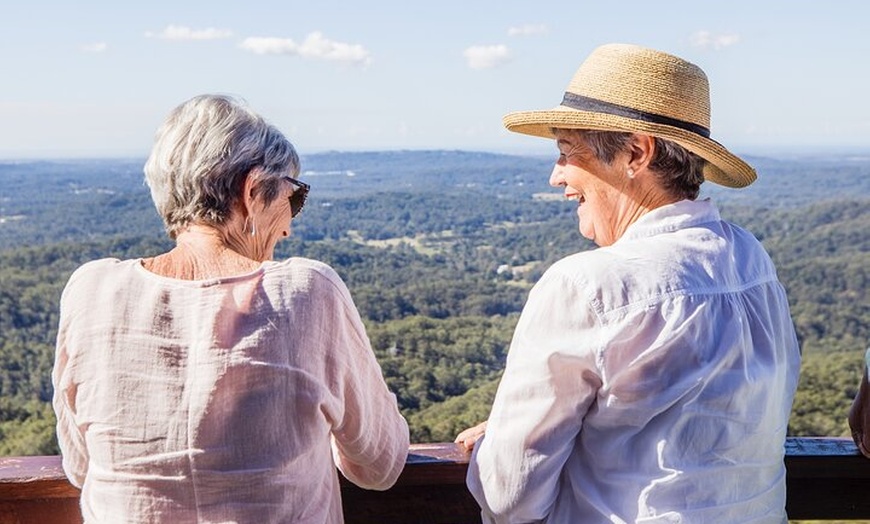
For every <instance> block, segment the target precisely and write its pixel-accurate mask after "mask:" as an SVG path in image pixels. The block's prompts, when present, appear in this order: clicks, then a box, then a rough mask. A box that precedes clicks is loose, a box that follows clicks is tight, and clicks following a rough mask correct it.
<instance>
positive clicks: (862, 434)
mask: <svg viewBox="0 0 870 524" xmlns="http://www.w3.org/2000/svg"><path fill="white" fill-rule="evenodd" d="M867 354H868V355H870V350H868V351H867ZM849 427H850V428H851V429H852V440H854V441H855V445H856V446H858V449H859V450H860V451H861V454H862V455H864V456H865V457H867V458H870V383H868V379H867V367H866V366H865V368H864V376H863V378H861V386H859V388H858V394H857V395H855V400H854V401H853V402H852V409H851V410H849Z"/></svg>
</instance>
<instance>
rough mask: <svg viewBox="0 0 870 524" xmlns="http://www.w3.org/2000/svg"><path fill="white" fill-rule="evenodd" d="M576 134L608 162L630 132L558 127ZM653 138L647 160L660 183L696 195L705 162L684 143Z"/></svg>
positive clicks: (680, 194) (687, 196) (682, 195)
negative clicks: (653, 142)
mask: <svg viewBox="0 0 870 524" xmlns="http://www.w3.org/2000/svg"><path fill="white" fill-rule="evenodd" d="M560 131H563V132H573V133H576V135H577V136H578V137H580V139H581V140H582V141H583V142H584V143H585V144H586V145H587V146H588V147H589V148H590V149H591V150H592V152H593V153H594V154H595V157H596V158H598V160H600V161H601V162H604V163H606V164H608V165H609V164H610V163H611V162H613V159H614V158H616V155H617V153H619V152H620V151H624V150H625V149H626V147H627V146H628V144H629V140H630V139H631V135H632V133H626V132H622V131H591V130H586V129H561V130H560ZM653 138H654V139H655V146H656V148H655V154H654V155H653V159H652V160H651V161H650V163H649V167H650V169H651V170H652V171H653V172H654V173H655V174H656V176H657V178H658V180H659V183H660V184H661V186H662V187H663V188H664V189H665V191H667V192H668V193H669V194H671V195H673V196H675V197H678V198H681V199H688V200H695V199H696V198H698V193H699V192H700V190H701V184H702V183H703V182H704V164H705V163H706V162H707V161H706V160H704V159H703V158H701V157H700V156H698V155H696V154H695V153H692V152H691V151H689V150H688V149H686V148H684V147H683V146H681V145H679V144H677V143H676V142H672V141H670V140H667V139H664V138H659V137H653Z"/></svg>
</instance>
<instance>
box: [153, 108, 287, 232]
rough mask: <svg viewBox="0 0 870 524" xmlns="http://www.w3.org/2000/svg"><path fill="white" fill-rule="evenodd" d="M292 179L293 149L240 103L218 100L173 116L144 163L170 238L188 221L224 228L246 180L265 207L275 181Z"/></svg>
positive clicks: (277, 183) (272, 195)
mask: <svg viewBox="0 0 870 524" xmlns="http://www.w3.org/2000/svg"><path fill="white" fill-rule="evenodd" d="M298 174H299V156H298V155H297V154H296V150H295V149H294V148H293V144H291V143H290V141H289V140H287V138H285V137H284V135H283V134H282V133H281V132H280V131H279V130H278V129H277V128H276V127H275V126H273V125H271V124H269V123H268V122H266V121H265V120H264V119H263V118H262V117H261V116H260V115H258V114H256V113H255V112H254V111H252V110H251V109H249V108H248V107H247V106H246V105H245V104H244V103H243V102H241V101H239V100H236V99H234V98H232V97H229V96H223V95H200V96H197V97H194V98H191V99H190V100H188V101H187V102H184V103H183V104H181V105H179V106H178V107H176V108H175V109H173V110H172V112H171V113H169V116H167V117H166V120H165V121H164V122H163V125H162V126H161V127H160V128H159V129H158V130H157V134H156V136H155V139H154V147H153V149H152V150H151V155H150V156H149V157H148V161H147V162H146V163H145V180H146V182H147V184H148V187H149V188H150V189H151V198H152V199H153V200H154V205H155V206H156V207H157V212H158V213H159V214H160V216H161V217H162V218H163V223H164V225H165V227H166V232H167V233H169V236H170V237H171V238H175V237H176V235H177V234H178V232H179V231H181V230H182V229H184V228H185V227H186V226H187V225H189V224H191V223H194V222H205V223H207V224H212V225H221V224H223V223H225V222H226V220H227V219H228V218H229V217H230V214H231V213H232V209H233V204H234V203H235V202H236V199H238V198H239V195H240V193H241V190H242V187H243V185H244V182H245V177H247V176H249V175H250V176H254V177H256V180H257V184H256V185H255V188H256V191H257V195H258V196H262V198H263V200H264V202H265V203H266V205H268V204H270V203H271V202H272V201H274V199H275V198H276V197H277V196H278V194H279V190H280V180H281V178H283V177H286V176H291V177H294V178H295V177H296V176H298Z"/></svg>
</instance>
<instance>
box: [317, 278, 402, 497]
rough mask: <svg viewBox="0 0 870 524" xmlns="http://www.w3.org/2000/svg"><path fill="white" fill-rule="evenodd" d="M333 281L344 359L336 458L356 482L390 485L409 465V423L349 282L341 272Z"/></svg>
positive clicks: (337, 341)
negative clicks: (392, 389) (363, 320)
mask: <svg viewBox="0 0 870 524" xmlns="http://www.w3.org/2000/svg"><path fill="white" fill-rule="evenodd" d="M333 284H334V285H335V291H336V293H335V303H336V304H335V307H333V308H331V309H332V315H331V316H332V317H333V318H332V319H330V323H329V325H330V326H331V327H330V329H331V330H332V331H333V335H334V338H333V343H334V348H335V353H336V355H337V357H336V358H340V359H341V360H343V361H336V362H335V363H334V368H335V370H336V371H335V379H334V380H335V382H334V388H335V394H336V395H337V396H338V400H339V404H340V405H341V406H342V409H341V410H340V414H339V415H338V417H337V418H336V420H335V421H334V423H333V428H332V451H333V459H334V461H335V464H336V466H337V467H338V469H339V470H340V471H341V473H342V474H343V475H344V476H345V477H346V478H347V479H348V480H350V481H351V482H353V483H354V484H356V485H358V486H360V487H363V488H366V489H376V490H385V489H388V488H389V487H391V486H392V485H393V484H394V483H395V482H396V480H397V479H398V477H399V474H400V473H401V472H402V469H403V468H404V467H405V461H406V459H407V457H408V447H409V434H408V423H407V422H406V421H405V419H404V417H402V415H401V414H400V413H399V408H398V404H397V402H396V396H395V395H394V394H393V393H391V392H390V391H389V389H388V388H387V384H386V382H385V381H384V377H383V374H382V372H381V368H380V365H379V364H378V362H377V360H376V359H375V355H374V352H373V351H372V348H371V343H370V342H369V339H368V336H367V335H366V332H365V327H364V325H363V323H362V320H361V319H360V316H359V312H358V311H357V309H356V306H355V305H354V304H353V301H352V299H351V297H350V293H349V292H348V290H347V287H346V286H345V285H344V283H343V282H341V280H340V279H338V277H337V275H336V276H334V278H333Z"/></svg>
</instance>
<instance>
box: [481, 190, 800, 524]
mask: <svg viewBox="0 0 870 524" xmlns="http://www.w3.org/2000/svg"><path fill="white" fill-rule="evenodd" d="M799 368H800V354H799V348H798V342H797V339H796V336H795V332H794V328H793V324H792V321H791V318H790V316H789V309H788V302H787V300H786V295H785V292H784V290H783V287H782V286H781V285H780V283H779V282H778V280H777V277H776V273H775V270H774V267H773V264H772V263H771V261H770V259H769V258H768V256H767V254H766V253H765V251H764V249H763V248H762V246H761V245H760V244H759V242H758V241H757V240H756V239H755V238H754V237H753V236H752V235H751V234H749V233H747V232H746V231H744V230H742V229H740V228H737V227H735V226H733V225H731V224H729V223H726V222H723V221H722V220H721V219H720V217H719V213H718V211H717V210H716V208H715V207H714V206H713V204H711V203H710V202H707V201H698V202H691V201H683V202H678V203H676V204H673V205H669V206H665V207H662V208H659V209H656V210H654V211H652V212H650V213H648V214H647V215H645V216H643V217H642V218H641V219H640V220H638V221H637V222H636V223H634V224H633V225H632V226H630V227H629V228H628V230H627V231H626V233H625V235H624V236H623V237H622V238H620V239H619V241H618V242H616V243H615V244H614V245H612V246H610V247H604V248H599V249H595V250H592V251H588V252H583V253H578V254H575V255H572V256H569V257H567V258H565V259H563V260H561V261H559V262H557V263H556V264H555V265H553V266H552V267H551V268H550V269H549V270H548V271H547V272H546V273H545V274H544V276H543V277H542V278H541V280H540V281H539V282H538V283H537V284H536V285H535V287H534V288H533V290H532V292H531V294H530V296H529V299H528V303H527V304H526V306H525V308H524V310H523V313H522V316H521V318H520V320H519V323H518V325H517V328H516V332H515V333H514V338H513V342H512V345H511V348H510V352H509V356H508V361H507V367H506V369H505V373H504V376H503V378H502V380H501V383H500V385H499V389H498V393H497V395H496V398H495V402H494V405H493V407H492V413H491V415H490V418H489V424H488V426H487V430H486V435H485V437H484V438H483V439H482V440H481V441H480V442H479V443H478V445H477V447H476V449H475V450H474V454H473V456H472V461H471V464H470V467H469V473H468V486H469V488H470V490H471V491H472V493H473V494H474V496H475V498H476V499H477V501H478V502H479V503H480V504H481V506H482V507H483V517H484V521H485V522H535V521H547V522H555V523H569V522H582V523H584V524H595V523H623V522H639V523H640V522H642V523H693V524H696V523H723V524H725V523H727V524H737V523H748V522H753V523H777V524H779V523H782V522H785V519H786V515H785V468H784V465H783V453H784V451H783V445H784V440H785V436H786V429H787V426H788V417H789V412H790V410H791V404H792V399H793V397H794V393H795V389H796V387H797V380H798V372H799Z"/></svg>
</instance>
